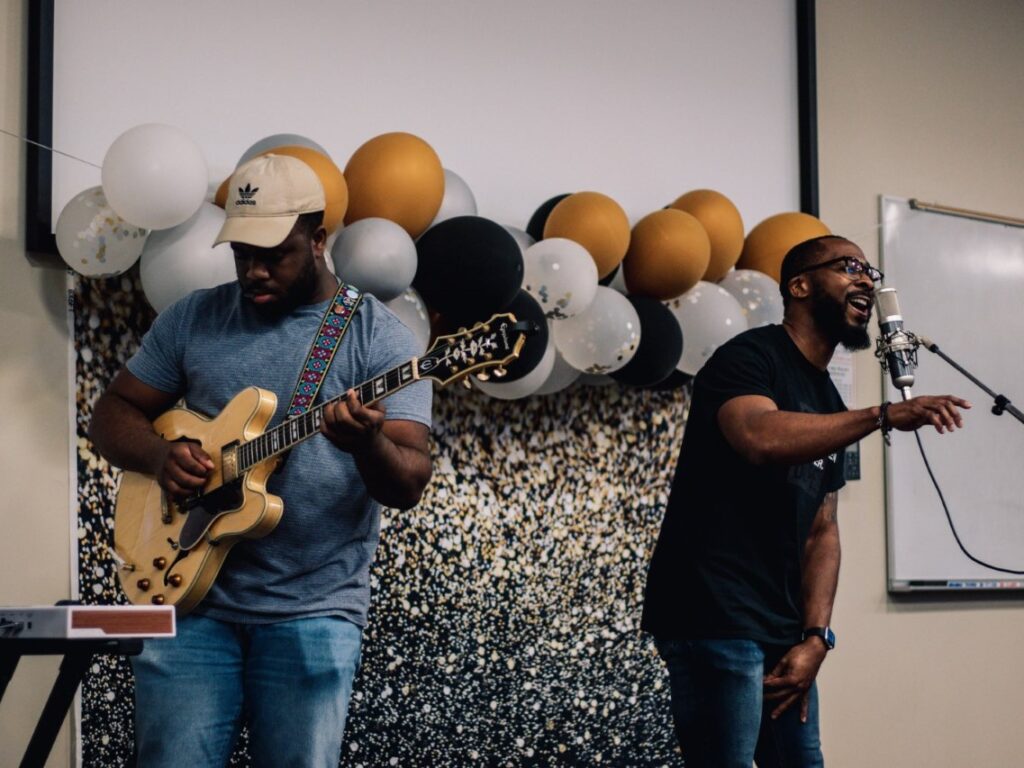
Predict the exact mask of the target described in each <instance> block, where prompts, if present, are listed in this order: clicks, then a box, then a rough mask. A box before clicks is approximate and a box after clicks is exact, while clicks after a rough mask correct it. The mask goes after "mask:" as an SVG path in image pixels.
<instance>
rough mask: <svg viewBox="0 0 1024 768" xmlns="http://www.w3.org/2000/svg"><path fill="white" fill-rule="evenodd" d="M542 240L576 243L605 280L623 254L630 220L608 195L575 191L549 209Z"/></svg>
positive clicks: (627, 245)
mask: <svg viewBox="0 0 1024 768" xmlns="http://www.w3.org/2000/svg"><path fill="white" fill-rule="evenodd" d="M527 231H529V230H527ZM544 237H546V238H547V237H567V238H569V239H570V240H575V241H576V242H577V243H579V244H580V245H582V246H583V247H584V248H586V249H587V251H588V252H589V253H590V255H591V256H592V257H593V259H594V263H595V264H597V274H598V277H604V276H605V275H607V274H609V273H610V272H611V271H612V270H613V269H615V267H616V266H617V265H618V264H619V263H620V262H621V261H622V257H623V256H625V255H626V249H627V248H628V247H629V218H628V217H627V216H626V212H625V211H624V210H622V206H620V205H619V204H618V203H617V202H615V201H614V200H612V199H611V198H610V197H608V196H607V195H602V194H601V193H600V192H577V193H576V194H574V195H569V196H568V197H567V198H565V199H564V200H562V201H561V202H559V203H558V204H557V205H556V206H555V207H554V208H553V209H552V210H551V214H550V215H549V216H548V218H547V221H546V222H545V224H544Z"/></svg>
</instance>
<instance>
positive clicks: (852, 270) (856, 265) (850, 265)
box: [790, 256, 885, 283]
mask: <svg viewBox="0 0 1024 768" xmlns="http://www.w3.org/2000/svg"><path fill="white" fill-rule="evenodd" d="M833 264H842V265H843V271H844V272H845V273H846V274H848V275H849V276H850V277H855V278H856V277H860V276H861V275H867V276H868V278H869V279H870V280H871V282H873V283H880V282H882V278H884V277H885V275H884V274H883V273H882V272H881V271H879V270H877V269H875V268H874V267H872V266H871V265H870V264H868V263H867V262H864V261H861V260H860V259H855V258H854V257H853V256H840V257H839V258H838V259H829V260H828V261H823V262H821V264H815V265H814V266H811V267H805V268H804V269H801V270H800V271H799V272H794V273H793V277H796V276H797V275H802V274H803V273H804V272H810V271H811V270H812V269H821V268H822V267H831V266H832V265H833ZM790 279H792V277H791V278H790Z"/></svg>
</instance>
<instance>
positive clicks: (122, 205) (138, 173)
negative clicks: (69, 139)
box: [102, 123, 209, 229]
mask: <svg viewBox="0 0 1024 768" xmlns="http://www.w3.org/2000/svg"><path fill="white" fill-rule="evenodd" d="M208 178H209V175H208V173H207V169H206V161H205V160H204V159H203V153H202V151H201V150H200V149H199V145H197V144H196V143H195V142H194V141H192V139H191V138H189V136H188V135H187V134H185V132H184V131H182V130H180V129H178V128H175V127H173V126H170V125H161V124H160V123H147V124H145V125H138V126H136V127H134V128H130V129H128V130H127V131H125V132H124V133H122V134H121V135H120V136H118V137H117V138H116V139H115V140H114V143H113V144H111V145H110V148H109V149H108V150H107V154H106V155H105V156H104V157H103V170H102V179H103V191H104V193H105V194H106V196H107V200H108V201H109V202H110V207H111V208H113V209H114V210H115V211H117V213H118V214H119V215H120V216H121V218H123V219H124V220H125V221H130V222H131V223H132V224H135V225H136V226H139V227H145V228H146V229H167V228H169V227H174V226H177V225H178V224H181V223H182V222H184V221H187V220H188V219H189V218H190V217H191V216H192V214H194V213H195V212H196V211H197V210H199V206H200V205H202V203H203V199H204V198H205V197H206V187H207V183H208Z"/></svg>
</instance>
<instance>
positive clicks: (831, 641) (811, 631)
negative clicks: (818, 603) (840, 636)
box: [800, 627, 836, 651]
mask: <svg viewBox="0 0 1024 768" xmlns="http://www.w3.org/2000/svg"><path fill="white" fill-rule="evenodd" d="M808 637H820V638H821V639H822V641H823V642H824V643H825V650H826V651H831V650H832V649H833V648H835V647H836V633H835V632H833V631H832V627H807V628H806V629H804V631H803V633H802V634H801V635H800V642H803V641H804V640H806V639H807V638H808Z"/></svg>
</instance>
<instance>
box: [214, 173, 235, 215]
mask: <svg viewBox="0 0 1024 768" xmlns="http://www.w3.org/2000/svg"><path fill="white" fill-rule="evenodd" d="M230 182H231V177H230V176H228V177H227V178H226V179H224V181H222V182H221V183H220V186H219V187H217V194H215V195H214V196H213V204H214V205H216V206H217V207H218V208H224V207H225V206H226V205H227V204H228V184H229V183H230Z"/></svg>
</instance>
